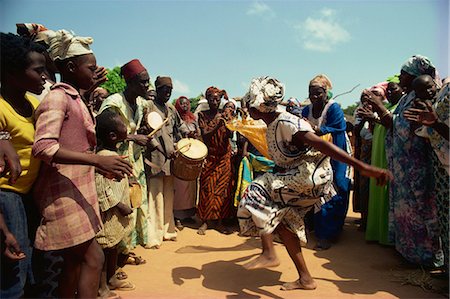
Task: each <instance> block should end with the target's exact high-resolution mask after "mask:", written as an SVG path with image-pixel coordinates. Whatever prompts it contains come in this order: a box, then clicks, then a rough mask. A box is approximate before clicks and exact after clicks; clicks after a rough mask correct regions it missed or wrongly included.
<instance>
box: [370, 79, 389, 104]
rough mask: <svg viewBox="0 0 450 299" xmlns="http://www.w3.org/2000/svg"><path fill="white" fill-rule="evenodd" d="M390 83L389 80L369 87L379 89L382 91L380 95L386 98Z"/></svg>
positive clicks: (372, 89) (371, 89)
mask: <svg viewBox="0 0 450 299" xmlns="http://www.w3.org/2000/svg"><path fill="white" fill-rule="evenodd" d="M388 84H389V82H381V83H378V84H377V85H374V86H372V87H371V88H369V91H374V90H377V91H378V92H379V93H380V95H381V96H382V97H383V99H384V100H385V99H386V91H387V87H388Z"/></svg>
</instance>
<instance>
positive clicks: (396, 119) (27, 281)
mask: <svg viewBox="0 0 450 299" xmlns="http://www.w3.org/2000/svg"><path fill="white" fill-rule="evenodd" d="M17 33H18V34H12V33H9V34H5V33H1V38H0V42H1V52H0V53H1V61H2V64H1V97H0V131H1V132H0V161H2V162H3V163H2V164H0V229H1V233H2V242H1V245H2V247H1V248H2V251H1V252H2V264H1V297H2V298H3V297H4V298H18V297H21V296H23V295H24V293H25V295H26V296H31V297H63V298H66V297H67V298H72V297H75V296H78V297H86V298H92V297H96V296H100V297H104V298H114V297H117V295H116V294H114V292H112V290H133V289H135V285H134V284H133V283H132V282H131V281H129V280H128V279H127V275H126V272H124V270H123V267H124V266H125V265H127V264H134V265H140V264H145V263H146V261H145V260H144V259H143V258H142V257H140V256H137V255H136V254H135V253H133V249H134V248H135V247H136V246H139V245H140V246H143V247H145V248H146V249H159V248H160V247H161V246H162V245H163V242H165V241H168V242H170V241H176V240H177V231H180V230H182V229H183V227H184V226H185V225H190V226H193V225H195V223H196V221H197V222H198V221H199V222H200V223H198V225H197V226H196V228H198V230H197V233H198V234H199V235H205V234H207V232H208V229H211V228H214V229H216V230H218V231H219V232H221V233H224V234H229V233H232V232H233V229H234V228H235V226H236V224H237V220H236V211H237V208H238V205H239V201H240V199H241V197H242V196H243V194H244V192H245V190H246V187H247V186H248V184H250V183H251V182H252V180H254V179H255V178H257V177H258V176H259V175H261V174H263V173H266V172H276V171H282V170H280V169H278V168H277V167H278V166H276V165H274V163H273V161H272V160H271V157H270V156H268V155H267V152H266V150H265V149H267V144H266V145H265V146H266V148H264V146H262V147H261V144H256V143H255V142H254V141H253V140H252V139H251V138H249V136H247V137H248V138H246V136H243V135H241V134H239V133H237V132H234V131H233V130H232V127H231V126H230V125H229V124H230V122H232V121H233V120H235V119H241V120H242V119H244V120H245V119H248V117H249V116H248V107H246V105H245V104H244V102H242V103H238V102H237V101H236V100H235V99H231V98H229V97H228V95H227V92H226V91H225V90H223V89H220V88H217V87H214V86H211V87H209V88H207V89H206V91H205V93H204V97H205V99H204V100H202V101H201V103H200V104H199V105H198V107H191V103H190V100H189V99H188V98H187V97H179V98H178V99H176V101H174V104H171V103H170V101H169V100H170V98H171V93H172V89H173V85H172V80H171V78H170V77H168V76H158V77H157V78H156V80H155V81H154V82H153V81H152V80H151V78H150V76H149V73H148V71H147V69H146V68H145V66H143V65H142V64H141V62H140V61H139V60H138V59H133V60H131V61H129V62H128V63H126V64H124V65H123V66H121V67H120V76H121V80H124V82H125V84H124V85H123V88H121V89H120V90H112V89H110V90H108V88H107V87H106V86H107V85H106V84H104V83H105V81H106V80H107V72H106V70H105V69H104V68H103V67H99V66H97V64H96V58H95V55H94V53H93V51H92V50H91V49H90V44H92V42H93V40H92V38H90V37H80V36H75V35H73V33H71V32H69V31H66V30H55V31H54V30H49V29H47V28H45V27H44V26H42V25H39V24H18V25H17ZM57 74H59V82H57V79H56V78H57V76H56V75H57ZM311 82H320V84H321V85H320V86H319V87H320V88H316V89H314V88H313V85H310V96H309V97H310V99H311V103H310V104H308V105H305V106H302V104H301V103H299V102H298V101H296V100H293V99H292V100H289V101H288V103H287V106H286V111H288V112H290V113H292V114H293V115H296V116H298V117H299V118H302V119H304V120H306V121H307V122H308V123H309V124H310V125H311V128H312V130H313V131H314V133H315V134H316V135H318V136H320V137H321V138H322V139H324V140H327V141H329V142H332V143H333V144H334V145H335V146H337V147H338V148H340V149H342V150H343V151H345V152H347V153H350V154H353V155H354V156H355V157H356V158H357V159H359V160H361V161H363V162H365V163H368V164H372V165H374V166H376V167H379V168H384V169H389V170H390V171H391V172H392V173H393V176H394V178H393V180H392V181H391V182H390V183H389V184H388V185H385V186H379V185H377V183H376V180H375V179H373V178H370V179H369V178H366V177H364V176H363V175H365V174H364V173H362V174H360V173H359V172H358V171H356V170H355V171H354V174H353V175H351V172H350V167H348V166H347V164H345V163H343V162H339V161H337V160H331V167H332V172H333V185H334V188H335V190H336V192H335V194H333V196H332V197H331V198H330V199H329V200H327V201H326V202H324V203H323V204H322V205H321V206H320V207H319V208H318V209H316V210H315V211H312V212H310V213H309V214H308V215H307V216H306V218H305V222H306V226H307V228H309V229H310V230H311V231H314V234H315V236H316V239H317V244H316V246H315V249H316V250H326V249H329V248H330V247H331V246H332V243H333V242H335V241H336V240H337V238H338V236H339V234H340V232H341V231H342V228H343V225H344V219H345V216H346V214H347V210H348V205H349V193H350V190H352V189H353V191H354V193H353V208H354V210H355V211H357V212H360V213H361V216H362V217H361V222H360V228H361V230H364V231H365V234H366V240H368V241H377V242H379V243H381V244H383V245H390V246H395V248H396V250H397V251H398V252H399V253H400V254H401V255H402V256H403V257H404V258H405V259H406V260H407V261H409V262H411V263H414V264H417V265H421V266H424V267H429V268H442V269H444V271H447V269H448V212H449V211H448V210H449V186H448V184H449V177H448V171H449V164H448V151H449V145H448V139H449V128H448V126H449V115H448V110H449V91H450V85H449V84H448V82H446V81H445V80H441V79H440V78H439V76H438V72H437V71H436V69H435V67H434V66H433V64H432V63H431V61H430V60H429V59H428V58H426V57H424V56H420V55H415V56H413V57H411V58H409V59H408V60H407V61H406V62H405V63H404V64H403V65H402V66H401V69H400V75H399V76H396V77H392V78H390V81H389V82H382V83H379V84H376V85H374V86H373V87H370V88H367V89H365V90H364V91H363V92H362V94H361V98H360V104H359V107H358V108H357V110H356V111H355V121H354V122H353V124H352V126H353V129H352V130H349V127H348V124H350V123H349V122H348V121H347V120H346V118H345V116H344V113H343V111H342V109H341V107H340V105H339V104H338V102H337V101H336V100H335V99H334V97H333V93H332V84H331V81H330V80H329V79H328V78H327V77H326V76H325V75H319V76H316V77H315V78H314V79H313V80H312V81H311ZM236 99H238V98H236ZM238 100H239V99H238ZM193 108H196V109H193ZM155 123H156V125H155ZM255 130H256V129H255ZM349 132H351V133H352V134H348V133H349ZM243 134H244V133H243ZM244 135H245V134H244ZM349 135H351V136H352V137H351V139H352V142H351V141H350V138H349ZM257 137H259V138H260V139H262V140H260V141H261V143H262V144H264V142H265V140H264V139H265V138H264V135H261V134H259V136H257ZM187 138H191V139H197V140H201V141H202V143H203V144H204V145H206V148H207V151H206V150H205V149H204V148H203V147H198V148H197V147H195V146H194V143H192V144H189V145H188V148H187V149H188V151H189V152H190V154H192V156H191V157H189V156H188V157H187V159H186V161H184V162H183V161H181V162H180V161H179V160H177V159H179V157H180V155H181V154H182V153H183V152H186V150H184V151H183V149H185V146H183V147H180V146H179V144H182V142H180V140H186V139H187ZM190 158H191V159H190ZM174 161H177V162H179V163H181V165H182V166H183V167H184V166H185V167H186V174H192V173H189V171H191V170H192V169H193V168H195V167H197V168H200V169H201V172H199V175H198V178H195V179H192V178H190V177H189V178H187V177H184V175H183V173H181V174H180V173H178V174H176V175H174V172H173V164H174ZM183 163H184V164H183ZM194 171H195V169H194ZM299 246H300V244H299Z"/></svg>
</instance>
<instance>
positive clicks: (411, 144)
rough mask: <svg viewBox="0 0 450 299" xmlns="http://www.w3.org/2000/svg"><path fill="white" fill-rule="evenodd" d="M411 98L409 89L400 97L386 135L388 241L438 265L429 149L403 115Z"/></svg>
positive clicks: (419, 261)
mask: <svg viewBox="0 0 450 299" xmlns="http://www.w3.org/2000/svg"><path fill="white" fill-rule="evenodd" d="M414 98H415V93H414V92H410V93H409V94H407V95H405V96H403V97H402V98H401V99H400V102H399V104H398V106H397V109H396V110H395V111H394V120H393V127H392V129H390V130H389V131H388V133H387V137H386V155H387V158H388V166H389V169H390V170H391V171H392V174H393V175H394V178H395V179H394V180H393V181H392V182H391V185H390V189H389V200H390V203H389V204H390V209H389V241H390V242H392V243H393V244H395V249H396V250H397V251H398V252H399V253H400V254H401V255H402V256H403V257H404V258H405V259H407V260H408V261H409V262H411V263H415V264H418V265H423V266H439V265H441V264H442V261H439V260H438V257H437V253H438V251H439V230H438V221H437V207H436V192H435V188H434V186H435V182H434V176H433V167H432V154H433V152H432V149H431V146H430V143H429V142H428V140H427V139H425V138H422V137H418V136H417V135H415V134H414V128H413V127H412V124H411V123H410V122H409V121H408V120H406V119H405V118H404V116H403V112H404V111H405V110H406V109H408V108H410V107H411V106H412V103H413V100H414Z"/></svg>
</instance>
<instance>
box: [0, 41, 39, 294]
mask: <svg viewBox="0 0 450 299" xmlns="http://www.w3.org/2000/svg"><path fill="white" fill-rule="evenodd" d="M0 43H1V50H0V53H1V74H0V78H1V90H0V94H1V96H0V131H2V132H3V133H2V135H1V137H0V139H2V142H6V141H8V142H9V140H11V143H12V146H13V147H14V150H15V151H16V152H17V154H18V156H19V159H20V164H21V167H22V172H21V173H20V175H19V176H18V177H17V173H16V174H13V173H11V172H6V173H5V172H4V169H3V167H1V168H2V169H1V172H3V173H1V176H0V211H1V213H2V214H3V216H4V220H5V223H4V224H5V225H4V227H3V228H2V231H3V232H4V233H5V237H6V240H5V242H6V243H7V244H6V245H8V243H9V245H12V244H11V240H10V237H11V235H13V236H14V237H15V239H16V240H17V245H18V246H8V248H6V250H8V251H10V252H9V253H11V254H12V255H13V256H14V255H15V256H16V257H21V258H20V259H18V260H16V261H13V262H3V261H2V267H1V275H0V276H1V283H0V285H1V290H0V297H1V298H19V297H21V296H22V295H23V294H24V286H25V282H26V281H27V278H28V279H29V282H30V281H31V282H32V272H31V253H32V247H31V244H30V240H29V238H28V236H29V234H28V217H27V214H26V212H25V211H26V207H27V206H30V205H31V203H32V202H31V198H29V196H28V195H29V192H30V190H31V186H32V185H33V183H34V181H35V179H36V177H37V176H38V173H39V164H40V163H39V161H38V160H37V159H34V158H33V157H32V155H31V148H32V146H33V142H34V133H35V132H34V113H35V110H36V107H37V106H38V104H39V102H38V100H37V99H36V98H34V97H32V96H30V95H28V94H27V93H26V92H27V91H31V92H33V93H36V94H40V93H41V92H42V90H44V83H45V77H44V71H45V57H44V55H43V52H45V48H44V47H42V46H40V45H38V44H35V43H33V42H31V41H29V40H28V39H24V38H21V37H19V36H17V35H14V34H11V33H9V34H5V33H1V37H0ZM10 145H11V144H4V146H10ZM6 149H8V148H6ZM2 159H3V157H2ZM13 175H14V177H13ZM8 233H10V234H8ZM8 237H9V239H8ZM18 248H20V249H21V250H22V251H17V250H18Z"/></svg>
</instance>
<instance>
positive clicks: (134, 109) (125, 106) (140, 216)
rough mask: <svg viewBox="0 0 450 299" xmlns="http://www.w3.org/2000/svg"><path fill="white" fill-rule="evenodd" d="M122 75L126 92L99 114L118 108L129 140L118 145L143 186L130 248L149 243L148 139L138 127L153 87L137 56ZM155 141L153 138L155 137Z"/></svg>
mask: <svg viewBox="0 0 450 299" xmlns="http://www.w3.org/2000/svg"><path fill="white" fill-rule="evenodd" d="M121 74H122V76H123V78H124V79H125V82H126V84H127V86H126V88H125V91H124V92H121V93H115V94H112V95H110V96H109V97H107V98H106V99H105V100H104V101H103V103H102V105H101V107H100V110H99V113H101V112H103V111H104V110H106V109H108V108H114V109H115V110H117V111H119V113H120V115H121V116H122V118H123V119H124V122H125V124H126V125H127V131H128V136H127V140H126V141H125V142H123V143H121V144H120V145H119V150H118V154H119V155H125V156H127V157H128V159H129V162H130V163H131V164H132V166H133V175H134V177H135V178H136V180H137V181H138V183H139V185H140V186H141V190H142V204H141V206H140V207H137V208H136V209H135V210H134V211H133V220H132V223H133V226H134V227H135V229H134V230H133V232H132V235H131V236H130V238H129V239H130V240H127V241H126V243H127V249H128V251H129V250H130V249H132V248H134V247H135V246H136V245H138V244H140V245H142V246H144V247H145V246H147V245H148V242H149V240H148V238H149V237H148V229H147V226H148V212H147V211H148V208H147V205H148V199H147V180H146V178H145V172H144V157H143V155H142V152H143V149H144V147H145V146H146V145H147V143H148V142H149V140H148V139H149V138H148V137H147V136H146V135H143V134H136V133H137V130H136V128H138V127H140V124H141V122H143V114H144V109H145V107H146V106H147V101H146V98H147V97H148V90H149V86H150V76H149V74H148V72H147V69H146V68H145V67H144V66H143V65H142V64H141V62H140V61H139V60H138V59H133V60H131V61H129V62H128V63H126V64H124V65H123V66H122V67H121ZM152 141H154V140H152Z"/></svg>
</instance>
